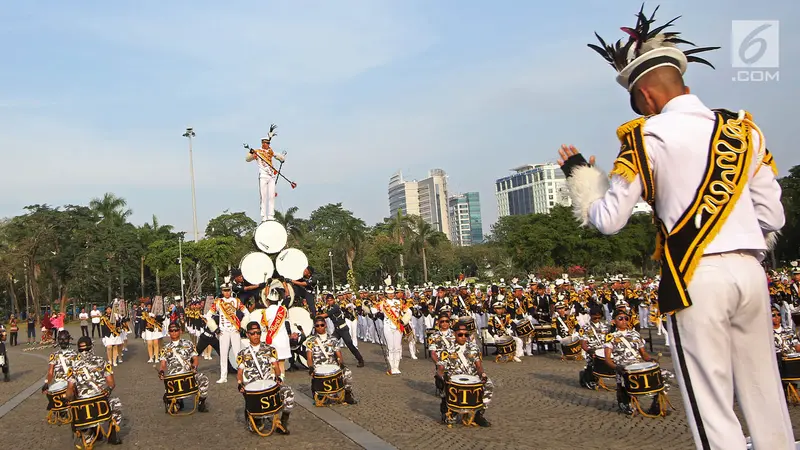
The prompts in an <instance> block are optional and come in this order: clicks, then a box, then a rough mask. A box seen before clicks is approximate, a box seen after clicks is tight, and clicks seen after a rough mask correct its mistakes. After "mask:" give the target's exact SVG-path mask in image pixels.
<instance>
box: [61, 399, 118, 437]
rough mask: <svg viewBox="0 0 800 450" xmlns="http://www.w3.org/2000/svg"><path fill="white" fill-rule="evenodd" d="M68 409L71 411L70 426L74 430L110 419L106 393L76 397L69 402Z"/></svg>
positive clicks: (109, 407) (109, 406)
mask: <svg viewBox="0 0 800 450" xmlns="http://www.w3.org/2000/svg"><path fill="white" fill-rule="evenodd" d="M69 409H70V412H71V413H72V427H73V428H74V429H76V430H80V429H83V428H88V427H92V426H94V425H97V424H100V423H102V422H106V421H109V420H112V418H111V405H110V404H109V403H108V395H106V394H100V395H95V396H94V397H89V398H76V399H74V400H72V401H71V402H69Z"/></svg>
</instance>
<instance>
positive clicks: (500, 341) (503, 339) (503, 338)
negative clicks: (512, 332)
mask: <svg viewBox="0 0 800 450" xmlns="http://www.w3.org/2000/svg"><path fill="white" fill-rule="evenodd" d="M513 340H514V339H512V338H511V336H500V337H498V338H496V339H495V340H494V342H495V343H496V344H500V345H503V344H508V343H509V342H512V341H513Z"/></svg>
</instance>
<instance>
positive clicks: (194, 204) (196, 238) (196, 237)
mask: <svg viewBox="0 0 800 450" xmlns="http://www.w3.org/2000/svg"><path fill="white" fill-rule="evenodd" d="M183 137H185V138H188V139H189V176H190V177H191V179H192V223H193V225H194V241H195V242H197V241H199V240H200V236H199V235H198V233H197V197H196V196H195V190H194V157H193V155H192V138H193V137H195V132H194V128H192V127H187V128H186V132H185V133H183Z"/></svg>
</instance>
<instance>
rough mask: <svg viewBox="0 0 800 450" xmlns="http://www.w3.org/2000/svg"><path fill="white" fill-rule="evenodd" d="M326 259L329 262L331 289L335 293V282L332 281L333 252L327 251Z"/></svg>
mask: <svg viewBox="0 0 800 450" xmlns="http://www.w3.org/2000/svg"><path fill="white" fill-rule="evenodd" d="M328 258H330V260H331V289H332V290H333V291H334V292H335V291H336V282H335V281H333V252H332V251H328Z"/></svg>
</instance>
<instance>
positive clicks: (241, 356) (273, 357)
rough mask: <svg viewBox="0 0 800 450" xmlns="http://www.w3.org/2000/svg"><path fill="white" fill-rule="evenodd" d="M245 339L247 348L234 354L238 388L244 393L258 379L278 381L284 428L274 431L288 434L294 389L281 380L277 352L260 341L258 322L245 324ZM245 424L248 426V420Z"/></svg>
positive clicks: (281, 375) (281, 374)
mask: <svg viewBox="0 0 800 450" xmlns="http://www.w3.org/2000/svg"><path fill="white" fill-rule="evenodd" d="M247 339H248V340H249V341H250V344H249V345H248V346H247V348H243V349H241V350H240V351H239V353H238V354H237V356H236V364H237V366H238V372H237V373H236V380H237V382H238V383H239V384H238V390H239V392H241V393H242V394H244V392H245V386H246V385H247V384H249V383H252V382H253V381H258V380H269V381H273V382H275V383H278V384H279V385H280V391H278V392H280V395H281V399H282V400H283V412H282V413H281V424H282V425H283V428H284V429H281V428H280V427H278V428H276V430H275V431H277V432H278V433H280V434H289V428H288V426H289V414H290V413H291V412H292V409H293V408H294V391H293V390H292V388H291V387H289V386H288V385H287V384H284V382H283V373H282V372H281V367H280V365H279V364H278V352H277V351H276V350H275V349H274V348H273V347H270V346H269V345H267V344H265V343H263V342H261V325H259V323H258V322H249V323H248V324H247ZM245 414H247V412H245ZM247 424H248V427H249V426H250V421H249V420H248V421H247Z"/></svg>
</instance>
